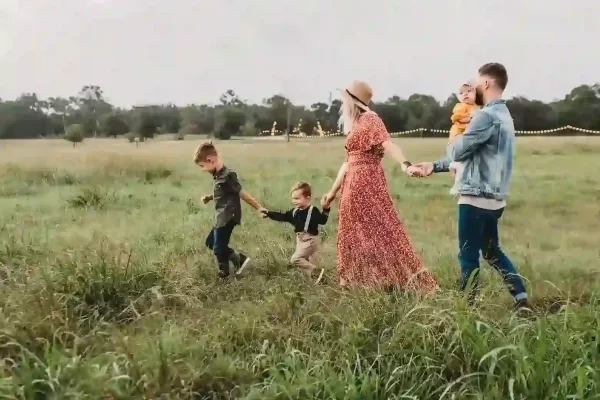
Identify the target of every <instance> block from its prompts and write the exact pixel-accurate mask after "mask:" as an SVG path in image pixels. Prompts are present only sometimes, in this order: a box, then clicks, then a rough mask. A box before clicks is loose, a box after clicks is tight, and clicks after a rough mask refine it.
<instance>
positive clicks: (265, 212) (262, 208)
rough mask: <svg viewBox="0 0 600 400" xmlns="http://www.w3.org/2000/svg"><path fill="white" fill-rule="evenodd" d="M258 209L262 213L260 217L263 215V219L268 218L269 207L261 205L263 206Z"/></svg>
mask: <svg viewBox="0 0 600 400" xmlns="http://www.w3.org/2000/svg"><path fill="white" fill-rule="evenodd" d="M257 211H258V213H259V214H260V217H261V218H263V219H264V218H267V214H268V213H269V210H267V209H266V208H264V207H261V208H259V209H258V210H257Z"/></svg>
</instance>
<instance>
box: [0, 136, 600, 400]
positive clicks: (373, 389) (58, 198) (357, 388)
mask: <svg viewBox="0 0 600 400" xmlns="http://www.w3.org/2000/svg"><path fill="white" fill-rule="evenodd" d="M398 143H400V144H401V145H402V147H403V148H404V150H405V152H406V153H407V154H408V155H409V157H410V159H411V160H414V161H418V160H428V159H433V158H436V157H437V156H439V155H440V154H442V152H443V149H444V140H419V139H403V140H399V141H398ZM517 143H518V149H517V153H518V154H517V159H516V170H515V175H514V180H513V185H512V188H511V197H510V200H509V206H508V208H507V212H506V213H505V217H504V218H503V222H502V226H501V230H502V232H501V235H502V239H503V242H504V248H505V250H506V251H507V253H508V254H509V255H510V256H511V257H512V258H513V261H515V263H516V264H517V265H518V267H519V268H520V271H521V273H522V274H523V275H524V277H525V278H526V280H527V284H528V290H529V292H530V295H531V299H532V303H533V306H534V307H535V312H536V314H537V316H538V318H537V319H536V320H534V321H529V320H523V319H520V318H518V317H516V316H514V315H513V314H512V312H511V300H510V298H509V296H508V294H507V292H506V290H505V289H504V288H503V286H502V284H501V282H500V279H499V278H498V276H496V275H495V274H493V273H491V272H490V268H488V267H487V266H486V268H484V273H483V276H482V278H483V281H484V284H483V287H484V289H485V291H484V293H483V295H484V300H483V302H482V303H481V304H480V305H479V306H478V307H477V308H475V309H471V308H468V307H466V306H465V305H464V303H463V301H462V299H461V298H460V296H459V295H458V294H457V293H456V292H455V291H454V287H455V282H456V278H457V272H458V266H457V262H456V253H457V244H456V233H455V231H456V218H455V214H456V204H455V203H456V201H455V200H454V199H452V198H451V197H450V195H449V194H448V190H449V187H450V178H449V176H447V175H438V176H434V177H432V178H430V179H427V180H417V179H413V180H410V179H408V178H406V177H405V176H404V175H403V174H402V173H401V171H400V168H399V167H397V166H394V165H393V164H391V163H390V162H389V161H386V174H387V178H388V182H389V185H390V188H391V192H392V195H393V198H394V200H395V202H396V204H397V206H398V209H399V210H400V212H401V215H402V218H403V219H404V221H405V224H406V226H407V229H408V232H409V234H410V236H411V240H412V241H413V244H414V246H415V247H416V248H417V249H418V251H419V253H420V254H421V255H422V257H423V259H424V260H425V262H426V264H427V265H429V266H430V267H431V269H432V270H433V271H434V273H435V275H436V276H437V277H438V278H439V281H440V284H441V286H442V287H443V290H442V292H441V293H440V294H438V295H437V296H436V297H434V298H432V299H428V300H426V301H423V302H418V301H417V300H416V299H414V298H410V297H402V296H400V295H390V294H384V293H376V292H353V291H350V292H342V291H340V290H339V289H338V288H337V287H336V285H335V279H334V277H335V230H336V224H337V216H335V215H336V211H335V205H334V212H333V213H332V215H334V217H333V218H332V219H331V220H330V224H329V225H328V226H327V227H326V228H325V232H324V233H323V234H322V236H323V244H322V247H321V250H320V253H319V256H318V258H317V262H318V264H320V265H322V266H324V267H326V269H327V271H328V276H329V277H330V278H331V279H329V283H328V284H327V285H325V286H320V287H315V286H311V285H309V284H307V283H305V282H304V280H303V278H302V276H301V274H300V272H298V271H296V270H293V269H291V268H290V267H288V264H287V260H288V258H289V256H290V255H291V253H292V250H293V232H292V230H291V229H290V227H288V226H286V225H282V224H276V223H273V222H268V221H264V220H261V219H260V218H259V216H258V215H256V214H255V213H254V212H252V211H251V210H250V208H249V207H247V206H244V207H245V208H244V211H245V216H244V222H243V225H242V226H241V227H240V228H239V229H237V230H236V231H235V233H234V237H233V241H232V243H233V244H234V245H235V247H239V248H241V249H244V250H246V251H247V252H248V253H249V254H250V255H251V256H252V257H253V259H254V261H255V262H254V265H253V267H252V268H251V269H249V270H248V272H247V274H246V275H245V276H244V277H243V278H242V279H239V280H237V281H234V282H232V283H231V284H228V285H222V284H218V283H217V282H216V280H215V275H216V265H215V262H214V261H213V257H212V256H211V254H210V253H209V252H208V251H207V250H206V249H205V248H204V247H203V243H204V238H205V236H206V234H207V232H208V231H209V230H210V227H211V221H212V215H213V210H212V208H211V206H207V207H205V206H202V205H201V202H200V200H199V199H200V196H202V195H203V194H207V193H210V191H211V178H210V176H208V175H206V174H203V173H202V172H201V171H200V170H199V169H198V168H196V167H195V166H194V165H193V163H192V162H191V158H192V153H193V150H194V148H195V146H196V145H197V144H198V142H193V141H182V142H168V141H163V142H149V143H145V144H141V145H140V146H139V148H136V147H135V146H133V145H131V144H128V143H126V141H124V140H96V141H94V140H87V141H86V142H84V143H83V144H82V145H81V146H79V147H77V148H72V147H71V145H70V144H69V143H67V142H64V141H56V140H55V141H42V140H39V141H23V142H18V141H17V142H12V141H1V142H0V267H2V269H3V270H4V272H3V274H4V277H3V281H2V282H1V283H0V398H2V399H13V398H27V399H44V398H55V399H100V398H103V399H131V398H140V399H141V398H145V399H157V398H160V399H175V398H182V399H187V398H195V399H229V398H243V399H439V398H444V399H451V398H453V399H485V400H492V399H593V398H600V344H599V337H598V336H599V333H600V312H599V310H600V309H599V306H600V299H599V298H598V296H597V295H598V294H599V293H600V285H599V280H598V276H599V275H598V273H599V271H600V262H599V260H600V250H599V248H600V247H599V244H600V227H599V225H600V174H599V173H598V171H600V138H519V139H518V141H517ZM220 148H221V150H222V153H223V154H224V156H225V158H226V163H227V165H229V166H230V167H231V168H233V169H235V170H236V171H238V173H239V175H240V177H241V179H242V183H243V185H244V188H245V189H246V190H248V191H249V192H250V193H252V194H253V195H254V196H255V197H256V198H257V199H259V200H260V201H261V202H263V203H264V204H265V205H266V206H267V207H270V208H285V207H288V206H289V200H288V189H289V187H290V186H291V184H292V183H294V182H295V181H297V180H301V179H302V180H307V181H309V182H311V183H312V184H313V186H314V190H315V192H316V195H317V196H320V195H322V194H323V193H324V192H325V191H326V190H327V189H328V188H329V187H330V185H331V182H332V180H333V179H334V178H335V175H336V173H337V169H338V167H339V164H340V162H341V161H342V160H343V143H342V141H340V140H335V139H332V140H327V139H323V140H307V141H304V142H299V141H293V142H292V143H291V144H286V143H276V142H268V143H267V142H261V143H259V142H257V141H255V142H243V141H233V142H231V143H225V144H221V145H220ZM315 204H317V203H316V201H315Z"/></svg>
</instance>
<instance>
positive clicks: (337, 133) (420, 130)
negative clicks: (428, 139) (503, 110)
mask: <svg viewBox="0 0 600 400" xmlns="http://www.w3.org/2000/svg"><path fill="white" fill-rule="evenodd" d="M301 123H302V120H300V123H299V124H298V128H295V129H294V131H293V132H292V133H293V134H291V135H290V137H307V135H306V134H305V133H303V132H300V125H301ZM275 124H276V123H273V130H272V131H271V132H279V131H275V130H274V129H275ZM317 131H318V132H319V136H317V137H319V138H323V137H333V136H344V134H343V133H342V132H341V131H340V130H339V129H338V130H337V131H323V129H322V128H321V123H320V122H319V121H317ZM426 131H427V132H432V133H444V134H447V135H449V134H450V131H449V130H446V129H428V128H415V129H410V130H408V131H400V132H390V136H406V135H410V134H414V133H423V132H426ZM563 131H575V132H581V133H588V134H594V135H600V131H597V130H592V129H584V128H578V127H576V126H572V125H567V126H563V127H560V128H554V129H542V130H538V131H523V130H518V131H515V134H517V135H524V136H527V135H546V134H549V133H556V132H563ZM264 132H268V131H263V133H264ZM271 135H273V136H274V134H273V133H271Z"/></svg>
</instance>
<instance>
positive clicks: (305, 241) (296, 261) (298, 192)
mask: <svg viewBox="0 0 600 400" xmlns="http://www.w3.org/2000/svg"><path fill="white" fill-rule="evenodd" d="M290 193H291V195H292V204H293V205H294V208H293V209H291V210H288V211H286V212H284V213H280V212H274V211H267V210H264V211H263V212H262V214H263V217H264V218H270V219H272V220H273V221H279V222H289V223H290V224H292V225H294V232H296V251H295V252H294V254H293V255H292V258H291V260H290V261H291V263H292V265H295V266H297V267H298V268H300V269H301V270H302V272H304V273H305V274H306V276H307V277H308V278H309V279H312V278H313V273H314V271H315V269H316V268H317V267H315V266H314V265H313V264H312V263H311V262H310V261H311V258H312V256H313V255H314V254H315V252H316V251H317V247H318V243H317V242H318V235H319V225H325V224H326V223H327V220H328V218H329V208H323V212H321V211H319V209H318V208H317V207H314V206H312V205H311V204H310V202H311V196H312V189H311V187H310V185H309V184H308V183H306V182H298V183H296V184H295V185H294V186H293V187H292V190H291V191H290ZM324 272H325V270H324V269H323V268H321V269H320V270H319V275H318V277H317V279H316V281H315V283H317V284H318V283H320V282H321V280H322V279H323V274H324Z"/></svg>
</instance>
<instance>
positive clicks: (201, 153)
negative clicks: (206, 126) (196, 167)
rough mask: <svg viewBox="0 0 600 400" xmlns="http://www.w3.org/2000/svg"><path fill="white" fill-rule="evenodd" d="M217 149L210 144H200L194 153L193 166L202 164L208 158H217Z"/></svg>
mask: <svg viewBox="0 0 600 400" xmlns="http://www.w3.org/2000/svg"><path fill="white" fill-rule="evenodd" d="M218 155H219V153H218V152H217V148H216V147H215V145H214V144H212V143H202V144H201V145H200V146H198V148H197V149H196V152H195V153H194V164H198V163H201V162H204V161H206V160H207V159H208V157H215V156H218Z"/></svg>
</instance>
